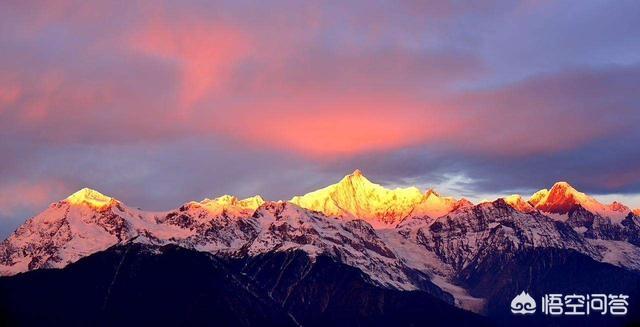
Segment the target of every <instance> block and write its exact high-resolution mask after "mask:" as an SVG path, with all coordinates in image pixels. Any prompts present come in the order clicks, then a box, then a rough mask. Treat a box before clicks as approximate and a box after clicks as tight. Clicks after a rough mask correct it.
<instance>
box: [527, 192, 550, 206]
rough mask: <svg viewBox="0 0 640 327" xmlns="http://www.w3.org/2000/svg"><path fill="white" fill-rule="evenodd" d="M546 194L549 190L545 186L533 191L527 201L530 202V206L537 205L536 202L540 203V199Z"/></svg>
mask: <svg viewBox="0 0 640 327" xmlns="http://www.w3.org/2000/svg"><path fill="white" fill-rule="evenodd" d="M547 195H549V190H547V189H546V188H545V189H542V190H540V191H538V192H536V193H533V195H532V196H531V198H529V203H530V204H531V205H532V206H534V207H535V206H537V205H538V203H540V201H541V200H542V199H544V198H545V197H546V196H547Z"/></svg>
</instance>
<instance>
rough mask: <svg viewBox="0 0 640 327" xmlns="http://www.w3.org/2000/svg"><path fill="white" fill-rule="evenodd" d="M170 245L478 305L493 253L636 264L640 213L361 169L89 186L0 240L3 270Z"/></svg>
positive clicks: (578, 199)
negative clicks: (395, 178)
mask: <svg viewBox="0 0 640 327" xmlns="http://www.w3.org/2000/svg"><path fill="white" fill-rule="evenodd" d="M130 243H141V244H148V245H166V244H175V245H178V246H180V247H184V248H187V249H192V250H197V251H200V252H206V253H211V254H214V255H221V256H227V257H235V258H238V257H255V256H259V255H261V254H265V253H277V252H287V251H293V250H300V251H304V252H305V253H306V254H307V255H308V256H309V258H311V259H312V260H313V259H314V258H316V257H317V256H318V255H327V256H330V257H332V258H334V259H336V260H338V261H339V262H342V263H344V264H346V265H349V266H352V267H355V268H358V269H360V270H361V271H362V272H363V273H364V274H365V276H366V277H367V278H368V279H369V281H370V282H371V283H372V284H375V285H378V286H380V287H384V288H389V289H397V290H416V289H421V288H422V287H423V286H421V285H423V284H422V283H423V282H424V281H425V280H430V281H432V282H433V283H435V284H436V285H438V286H439V287H440V288H441V289H442V290H443V291H445V292H447V293H450V294H452V295H453V296H454V298H455V302H456V304H457V305H458V306H460V307H463V308H466V309H469V310H473V311H478V312H479V311H482V310H483V307H484V304H485V299H484V298H482V297H478V296H474V295H471V294H470V293H469V291H468V289H467V288H465V286H464V283H461V282H460V281H461V278H462V277H461V276H465V275H466V274H468V273H469V271H470V270H473V269H475V268H477V267H480V266H482V265H483V263H484V262H486V261H487V260H489V259H490V258H491V257H492V256H495V255H496V254H500V255H501V256H507V257H508V256H516V255H517V253H520V251H524V250H532V249H562V250H568V251H574V252H577V253H580V254H583V255H586V256H588V257H590V258H592V259H594V260H595V261H598V262H603V263H608V264H611V265H614V266H618V267H622V268H624V269H627V270H632V271H640V211H639V210H637V209H636V210H631V209H629V208H628V207H626V206H624V205H622V204H620V203H617V202H614V203H612V204H609V205H605V204H601V203H599V202H598V201H597V200H595V199H594V198H592V197H590V196H588V195H586V194H584V193H581V192H579V191H577V190H575V189H574V188H573V187H571V185H569V184H568V183H566V182H558V183H556V184H554V185H553V187H552V188H551V189H549V190H546V189H544V190H541V191H539V192H536V193H535V194H534V195H533V196H532V197H531V198H530V199H528V200H525V199H523V198H522V197H521V196H519V195H512V196H508V197H505V198H500V199H497V200H495V201H493V202H484V203H480V204H475V205H474V204H472V203H471V202H469V201H468V200H465V199H454V198H451V197H443V196H440V195H439V194H438V193H436V192H435V191H434V190H428V191H426V192H422V191H420V190H419V189H418V188H415V187H411V188H401V189H400V188H399V189H393V190H390V189H386V188H384V187H382V186H380V185H378V184H375V183H372V182H371V181H369V180H368V179H367V178H366V177H365V176H364V175H363V174H362V172H360V171H359V170H356V171H355V172H353V173H352V174H350V175H347V176H345V177H344V178H343V179H342V180H341V181H339V182H338V183H336V184H333V185H330V186H328V187H326V188H323V189H320V190H317V191H314V192H311V193H308V194H305V195H302V196H296V197H294V198H292V199H291V200H290V201H265V200H264V199H263V198H262V197H260V196H255V197H251V198H247V199H243V200H240V199H238V198H236V197H233V196H229V195H225V196H221V197H218V198H216V199H205V200H203V201H200V202H189V203H186V204H184V205H183V206H181V207H180V208H177V209H175V210H171V211H168V212H148V211H142V210H139V209H134V208H131V207H128V206H127V205H125V204H124V203H122V202H121V201H119V200H117V199H114V198H111V197H109V196H106V195H103V194H101V193H99V192H97V191H94V190H91V189H82V190H80V191H78V192H76V193H74V194H72V195H71V196H69V197H68V198H66V199H64V200H62V201H59V202H56V203H53V204H51V205H50V206H49V208H47V209H46V210H45V211H43V212H42V213H40V214H38V215H36V216H35V217H33V218H31V219H29V220H27V221H26V222H25V223H24V224H23V225H22V226H20V227H19V228H18V229H17V230H16V231H15V232H14V233H13V234H12V235H10V236H9V237H8V238H7V239H6V240H4V241H3V242H2V243H0V274H1V275H5V276H6V275H15V274H18V273H22V272H26V271H30V270H36V269H45V268H63V267H65V266H67V265H69V264H71V263H73V262H76V261H78V260H79V259H81V258H83V257H87V256H89V255H92V254H94V253H97V252H99V251H103V250H106V249H108V248H110V247H112V246H114V245H122V244H130Z"/></svg>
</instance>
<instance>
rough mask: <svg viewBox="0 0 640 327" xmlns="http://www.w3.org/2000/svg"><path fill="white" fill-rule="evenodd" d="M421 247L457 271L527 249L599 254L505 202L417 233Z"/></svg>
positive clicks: (552, 224)
mask: <svg viewBox="0 0 640 327" xmlns="http://www.w3.org/2000/svg"><path fill="white" fill-rule="evenodd" d="M416 241H417V242H418V244H420V245H422V246H424V247H425V248H426V249H427V250H428V251H432V252H434V253H435V254H436V255H437V256H438V257H439V258H440V259H441V260H442V261H443V262H445V263H447V264H449V265H451V266H453V267H454V269H455V270H460V269H463V268H465V267H466V266H467V265H468V264H469V263H470V262H472V261H473V260H476V258H477V257H479V256H480V257H482V256H487V255H491V254H492V253H515V252H516V251H518V250H520V249H524V248H537V247H548V248H563V249H574V250H577V251H579V252H583V253H588V254H590V255H597V251H595V249H593V248H592V247H591V246H590V245H589V244H588V243H586V242H584V240H583V239H582V237H580V235H579V234H577V233H576V232H575V231H573V230H572V229H571V228H568V227H567V226H565V225H564V224H562V223H559V222H556V221H553V220H552V219H550V218H548V217H546V216H544V215H542V214H539V213H536V212H534V213H528V214H527V213H521V212H518V211H516V210H515V209H513V208H512V207H511V206H510V205H508V204H507V203H506V202H504V200H502V199H499V200H497V201H495V202H492V203H482V204H479V205H477V206H475V207H472V208H465V209H462V210H458V211H455V212H453V213H451V214H449V215H447V216H445V217H443V218H441V219H439V220H438V221H436V222H434V223H433V224H431V225H430V226H428V227H421V228H420V230H419V231H418V232H417V234H416Z"/></svg>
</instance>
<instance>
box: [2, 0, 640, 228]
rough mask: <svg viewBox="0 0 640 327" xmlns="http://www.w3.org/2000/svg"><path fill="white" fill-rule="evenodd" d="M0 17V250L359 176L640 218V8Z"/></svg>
mask: <svg viewBox="0 0 640 327" xmlns="http://www.w3.org/2000/svg"><path fill="white" fill-rule="evenodd" d="M576 4H577V2H575V1H566V2H565V1H533V0H530V1H522V2H513V1H470V2H464V1H452V2H451V3H447V2H440V1H439V2H433V3H431V2H423V1H389V2H387V1H327V2H312V1H237V0H234V1H218V2H213V1H211V2H205V1H167V2H163V1H149V2H133V1H109V2H100V1H78V2H74V1H64V0H62V1H47V2H38V1H1V2H0V236H3V237H4V236H6V235H7V233H9V232H10V231H11V230H13V229H15V228H16V227H17V226H18V225H19V224H20V223H22V222H23V221H24V220H25V219H26V218H28V217H30V216H31V215H33V214H35V213H37V212H39V211H41V210H43V209H44V208H46V207H47V205H48V204H49V203H51V202H53V201H57V200H60V199H63V198H65V197H66V196H67V195H69V194H71V193H73V192H74V191H76V190H78V189H80V188H82V187H85V186H86V187H91V188H94V189H97V190H99V191H100V192H102V193H105V194H108V195H111V196H114V197H116V198H118V199H120V200H122V201H123V202H125V203H126V204H128V205H130V206H134V207H142V208H144V209H148V210H166V209H170V208H175V207H177V206H179V205H180V204H182V203H184V202H186V201H188V200H200V199H202V198H205V197H210V198H211V197H216V196H219V195H222V194H225V193H228V194H235V195H238V196H242V197H244V196H250V195H254V194H262V195H263V196H264V197H265V198H267V199H289V198H290V197H291V196H293V195H295V194H302V193H306V192H308V191H311V190H313V189H316V188H319V187H322V186H325V185H328V184H331V183H334V182H335V181H337V180H339V179H340V178H341V177H342V176H344V175H345V174H348V173H350V172H351V171H353V170H354V169H355V168H360V169H361V170H362V171H363V172H364V173H365V174H366V175H367V176H368V177H369V178H370V179H371V180H373V181H376V182H379V183H382V184H384V185H387V186H408V185H416V186H419V187H421V188H428V187H435V188H436V189H437V190H439V191H440V193H443V194H446V195H452V196H456V197H462V196H464V197H467V198H470V199H472V200H475V201H478V200H481V199H485V198H488V199H493V198H495V197H497V196H502V195H506V194H511V193H522V194H525V195H530V194H531V193H532V192H533V191H535V190H537V189H540V188H545V187H550V186H551V185H552V184H553V182H555V181H558V180H566V181H568V182H570V183H571V184H573V185H574V186H575V187H576V188H577V189H579V190H582V191H584V192H587V193H590V194H594V195H596V196H597V197H598V198H599V199H601V200H603V201H604V202H607V201H611V200H613V199H619V200H622V201H623V202H624V203H626V204H627V205H629V206H631V207H634V208H635V207H640V195H639V194H640V128H639V126H640V19H639V17H640V2H638V1H611V2H607V1H579V4H580V6H579V7H578V6H576Z"/></svg>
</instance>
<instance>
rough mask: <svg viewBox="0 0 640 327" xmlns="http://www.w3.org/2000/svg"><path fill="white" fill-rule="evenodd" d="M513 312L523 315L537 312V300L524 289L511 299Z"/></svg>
mask: <svg viewBox="0 0 640 327" xmlns="http://www.w3.org/2000/svg"><path fill="white" fill-rule="evenodd" d="M511 312H513V313H514V314H522V315H526V314H532V313H535V312H536V301H535V300H534V299H533V298H532V297H531V295H529V293H527V292H525V291H522V293H520V294H518V295H516V297H514V298H513V300H511Z"/></svg>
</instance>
